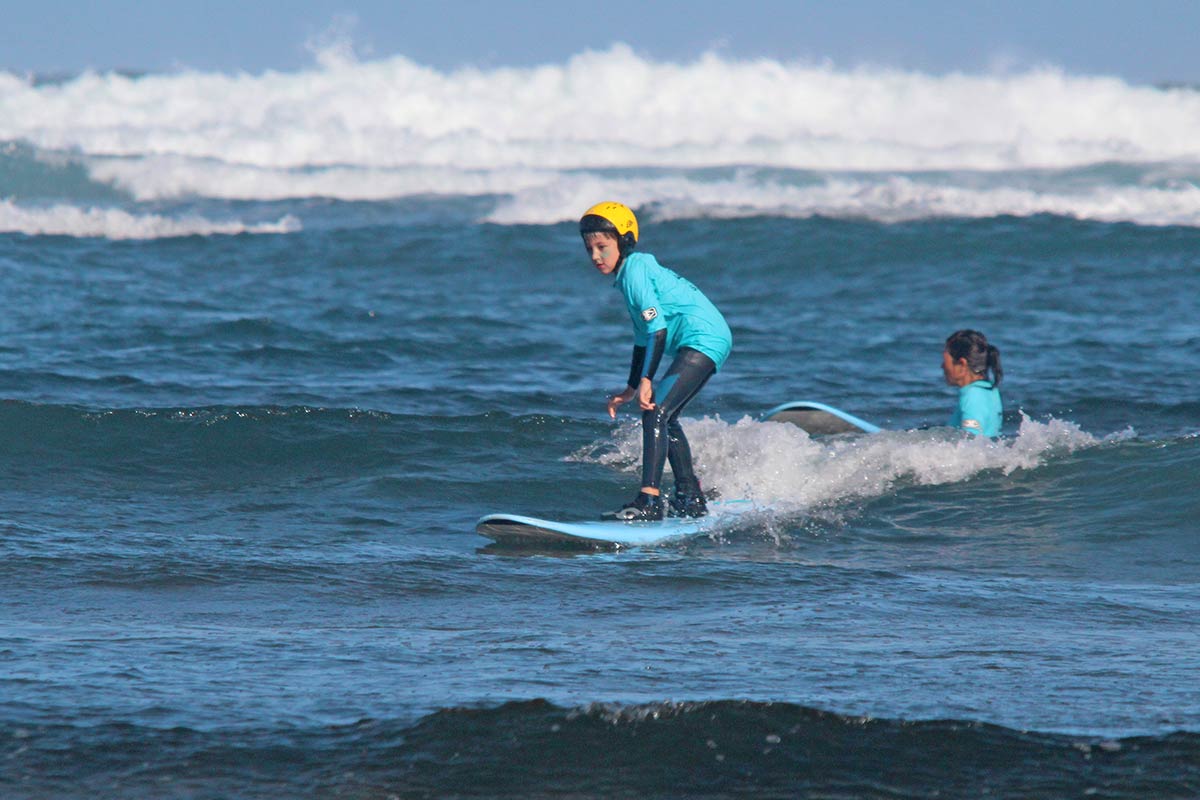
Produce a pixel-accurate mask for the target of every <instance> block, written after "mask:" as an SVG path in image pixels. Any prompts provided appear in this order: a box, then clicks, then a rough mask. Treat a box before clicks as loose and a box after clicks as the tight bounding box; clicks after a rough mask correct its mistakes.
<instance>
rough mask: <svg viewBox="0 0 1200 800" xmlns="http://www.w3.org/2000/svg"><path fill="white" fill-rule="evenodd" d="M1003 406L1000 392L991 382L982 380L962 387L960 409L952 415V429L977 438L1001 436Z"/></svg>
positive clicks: (959, 395)
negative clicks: (971, 434) (959, 429)
mask: <svg viewBox="0 0 1200 800" xmlns="http://www.w3.org/2000/svg"><path fill="white" fill-rule="evenodd" d="M1002 412H1003V404H1002V403H1001V401H1000V390H999V389H997V388H996V386H995V384H993V383H992V382H991V381H986V380H980V381H974V382H972V383H968V384H967V385H966V386H960V387H959V389H958V407H957V408H956V409H954V413H953V414H951V415H950V427H952V428H961V429H962V430H964V431H967V432H969V433H973V434H975V435H976V436H988V437H994V436H999V435H1000V422H1001V415H1002Z"/></svg>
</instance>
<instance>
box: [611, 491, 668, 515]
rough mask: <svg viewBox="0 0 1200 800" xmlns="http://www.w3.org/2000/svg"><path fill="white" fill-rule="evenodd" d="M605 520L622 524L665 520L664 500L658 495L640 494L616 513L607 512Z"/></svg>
mask: <svg viewBox="0 0 1200 800" xmlns="http://www.w3.org/2000/svg"><path fill="white" fill-rule="evenodd" d="M603 518H604V519H615V520H620V521H622V522H643V521H649V520H657V519H662V518H663V504H662V498H661V497H659V496H658V495H653V494H646V493H645V492H638V496H637V497H635V498H634V499H633V502H632V503H626V504H625V505H623V506H621V507H620V508H619V509H617V510H616V511H606V512H605V513H604V517H603Z"/></svg>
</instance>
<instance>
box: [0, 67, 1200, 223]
mask: <svg viewBox="0 0 1200 800" xmlns="http://www.w3.org/2000/svg"><path fill="white" fill-rule="evenodd" d="M0 141H24V142H28V143H29V144H31V145H32V146H33V147H34V148H35V149H36V150H37V151H38V152H41V153H46V154H60V155H61V154H73V156H72V157H74V158H77V159H79V160H80V161H81V163H83V164H84V165H85V167H86V168H87V169H88V170H89V171H90V173H91V175H92V177H93V179H94V180H96V181H100V182H103V183H106V184H112V185H114V186H117V187H118V188H120V189H122V190H124V191H126V192H128V193H129V194H130V195H132V196H133V197H134V198H136V199H139V200H158V199H164V198H175V197H186V196H200V197H213V198H225V199H269V200H279V199H287V198H295V197H309V196H324V197H334V198H341V199H347V200H378V199H385V198H396V197H408V196H414V195H431V194H432V195H445V196H456V195H473V196H479V195H495V196H497V197H499V198H500V202H499V203H498V206H497V208H496V209H495V211H494V213H493V214H492V215H491V216H490V220H491V221H493V222H500V223H525V222H533V223H545V222H554V221H559V220H562V219H568V218H571V217H572V216H573V215H574V213H575V211H576V210H577V209H578V208H581V207H587V206H588V205H590V204H591V202H593V201H594V200H595V198H596V197H599V196H613V197H620V198H622V199H625V200H627V201H628V202H630V203H632V204H634V205H637V206H647V205H654V206H655V208H656V210H657V211H658V212H659V213H661V214H662V215H663V216H666V217H670V216H685V215H696V214H702V215H738V214H763V213H768V214H786V215H795V216H804V215H812V214H828V215H835V216H862V217H866V218H871V219H881V220H887V221H891V220H904V219H912V218H920V217H925V216H942V215H955V216H992V215H996V214H1016V215H1024V214H1035V213H1052V214H1064V215H1068V216H1077V217H1080V218H1087V219H1099V220H1129V221H1134V222H1143V223H1151V224H1187V225H1195V224H1200V200H1198V199H1197V195H1198V194H1200V190H1197V183H1198V182H1200V181H1198V180H1197V175H1200V156H1198V151H1197V148H1196V142H1197V141H1200V92H1197V91H1194V90H1190V89H1156V88H1151V87H1141V86H1132V85H1129V84H1127V83H1124V82H1122V81H1120V80H1118V79H1115V78H1106V77H1095V76H1078V75H1069V74H1066V73H1064V72H1062V71H1060V70H1057V69H1054V68H1042V69H1036V70H1031V71H1027V72H1021V73H1015V74H999V75H964V74H949V75H928V74H922V73H916V72H905V71H898V70H888V69H884V68H860V69H853V70H845V69H838V68H835V67H833V66H830V65H812V64H806V63H790V62H779V61H772V60H768V59H761V60H753V61H738V60H732V59H728V58H723V57H720V56H717V55H707V56H704V57H702V58H699V59H697V60H695V61H692V62H688V63H670V62H661V61H653V60H650V59H647V58H643V57H641V56H639V55H637V54H636V53H634V52H633V51H632V50H630V49H629V48H627V47H623V46H617V47H614V48H612V49H610V50H608V51H605V52H585V53H581V54H578V55H576V56H574V57H572V58H570V59H568V60H566V61H565V62H563V63H559V64H547V65H543V66H539V67H530V68H520V69H518V68H494V69H460V70H455V71H451V72H442V71H437V70H433V69H429V68H427V67H423V66H421V65H419V64H416V63H414V62H412V61H410V60H408V59H406V58H403V57H392V58H384V59H377V60H372V61H365V62H358V61H355V60H353V59H352V58H349V57H346V56H345V55H344V54H343V56H342V57H337V58H333V57H325V58H321V59H319V62H318V64H317V65H316V66H314V67H312V68H310V69H307V70H302V71H297V72H291V73H280V72H265V73H262V74H256V75H252V74H241V73H239V74H221V73H203V72H180V73H177V74H166V75H149V76H143V77H137V78H135V77H128V76H122V75H118V74H93V73H89V74H85V75H82V76H79V77H77V78H75V79H73V80H70V81H67V82H64V83H58V84H43V85H35V84H33V83H31V82H29V81H27V80H25V79H22V78H19V77H17V76H14V75H11V74H5V73H0ZM1110 163H1121V164H1127V165H1129V164H1133V165H1140V166H1139V168H1138V169H1139V170H1140V171H1137V172H1136V174H1135V175H1134V176H1133V177H1132V178H1130V177H1128V176H1124V177H1120V178H1115V177H1114V178H1111V179H1102V178H1097V179H1095V180H1093V181H1091V183H1090V184H1088V185H1083V186H1080V185H1076V183H1075V182H1073V181H1071V180H1067V179H1063V180H1062V181H1059V182H1057V184H1056V182H1055V181H1054V180H1053V175H1052V176H1051V178H1050V179H1049V180H1047V181H1043V182H1042V183H1041V184H1040V185H1036V186H1032V185H1022V184H1021V183H1020V182H1019V181H1018V182H1013V181H1004V180H1000V181H995V182H992V183H988V182H987V181H982V182H981V181H980V180H978V179H977V177H978V176H979V175H981V174H984V175H987V174H999V175H1007V174H1010V173H1013V172H1014V171H1022V170H1026V171H1028V170H1031V169H1042V170H1048V171H1050V172H1051V173H1053V172H1054V171H1063V170H1070V169H1073V168H1079V167H1083V166H1086V165H1096V164H1110ZM739 165H741V166H747V167H753V168H765V169H767V170H771V169H774V170H784V171H788V170H792V171H795V170H801V171H807V172H809V173H811V174H812V175H813V176H814V178H813V179H812V180H809V181H807V182H806V183H802V184H795V183H789V182H788V180H787V179H786V177H784V178H779V177H774V178H771V177H768V178H763V177H761V176H759V175H758V174H757V173H756V172H754V171H753V170H750V171H748V172H745V173H739V174H736V175H733V176H732V177H730V176H728V175H727V176H724V177H722V178H721V179H712V178H706V177H704V176H703V175H698V174H697V170H704V169H708V168H714V167H717V168H720V167H736V166H739ZM1161 165H1166V166H1167V168H1168V171H1169V170H1170V169H1176V168H1178V167H1179V165H1183V167H1184V168H1183V169H1182V175H1183V177H1182V178H1181V179H1178V180H1174V181H1158V180H1155V179H1154V178H1153V175H1154V173H1155V171H1156V170H1157V169H1158V167H1159V166H1161ZM726 171H727V172H729V170H726ZM760 171H761V169H760ZM939 172H940V173H941V174H937V173H939ZM2 190H3V187H0V191H2Z"/></svg>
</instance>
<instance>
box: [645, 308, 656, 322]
mask: <svg viewBox="0 0 1200 800" xmlns="http://www.w3.org/2000/svg"><path fill="white" fill-rule="evenodd" d="M657 316H658V309H657V308H655V307H654V306H650V308H647V309H646V310H645V311H643V312H642V319H644V320H646V322H649V321H650V320H652V319H654V318H655V317H657Z"/></svg>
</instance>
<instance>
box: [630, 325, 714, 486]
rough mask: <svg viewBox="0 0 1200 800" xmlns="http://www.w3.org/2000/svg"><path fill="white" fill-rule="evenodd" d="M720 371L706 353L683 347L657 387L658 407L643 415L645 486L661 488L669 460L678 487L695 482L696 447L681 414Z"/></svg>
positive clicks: (643, 470) (643, 479)
mask: <svg viewBox="0 0 1200 800" xmlns="http://www.w3.org/2000/svg"><path fill="white" fill-rule="evenodd" d="M716 371H717V365H716V364H714V363H713V360H712V359H711V358H709V357H708V356H706V355H704V353H701V352H700V351H699V350H693V349H692V348H690V347H681V348H679V352H678V354H676V356H675V360H674V361H672V362H671V367H670V369H668V370H667V374H666V375H664V376H663V378H662V381H660V382H659V383H657V384H656V385H655V391H654V395H655V397H654V402H655V408H654V410H653V411H643V412H642V486H649V487H651V488H654V489H657V488H658V486H659V484H660V483H662V474H663V467H664V466H666V461H667V459H668V458H670V459H671V471H672V472H673V473H674V474H675V483H676V484H683V483H692V482H694V481H695V479H696V474H695V472H693V470H692V448H691V447H690V446H689V445H688V440H687V437H686V436H684V435H683V426H682V425H680V424H679V412H681V411H683V407H684V406H686V405H687V404H688V403H689V402H690V401H691V399H692V398H693V397H695V396H696V393H697V392H699V391H700V389H702V388H703V387H704V384H706V383H708V379H709V378H711V377H712V376H713V373H714V372H716Z"/></svg>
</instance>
